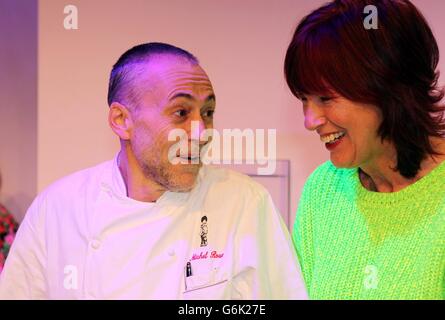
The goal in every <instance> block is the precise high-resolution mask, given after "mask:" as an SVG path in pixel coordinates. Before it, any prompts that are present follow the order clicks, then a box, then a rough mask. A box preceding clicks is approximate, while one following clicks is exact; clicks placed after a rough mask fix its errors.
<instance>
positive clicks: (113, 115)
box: [108, 102, 133, 140]
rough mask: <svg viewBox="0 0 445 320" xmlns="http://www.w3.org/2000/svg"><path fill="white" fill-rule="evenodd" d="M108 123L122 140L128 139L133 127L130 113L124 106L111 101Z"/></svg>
mask: <svg viewBox="0 0 445 320" xmlns="http://www.w3.org/2000/svg"><path fill="white" fill-rule="evenodd" d="M108 125H109V126H110V127H111V130H113V132H114V133H115V134H117V135H118V136H119V138H121V139H122V140H129V139H130V137H131V131H132V128H133V120H132V118H131V113H130V111H129V110H128V108H127V107H126V106H124V105H123V104H120V103H119V102H113V103H112V104H111V106H110V110H109V111H108Z"/></svg>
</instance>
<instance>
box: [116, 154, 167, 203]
mask: <svg viewBox="0 0 445 320" xmlns="http://www.w3.org/2000/svg"><path fill="white" fill-rule="evenodd" d="M117 159H118V167H119V171H120V173H121V175H122V178H123V180H124V183H125V187H126V190H127V197H129V198H131V199H134V200H138V201H142V202H155V201H156V200H158V199H159V198H160V197H161V196H162V195H163V194H164V192H165V191H167V190H166V189H165V188H164V187H162V186H161V185H159V184H158V183H156V182H154V181H152V180H150V179H147V178H146V177H145V175H144V174H143V171H142V168H141V167H140V166H139V164H138V162H137V161H136V159H135V158H134V157H133V156H132V154H131V153H129V152H126V151H125V150H124V149H121V151H120V152H119V155H118V158H117Z"/></svg>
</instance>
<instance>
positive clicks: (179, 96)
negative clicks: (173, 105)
mask: <svg viewBox="0 0 445 320" xmlns="http://www.w3.org/2000/svg"><path fill="white" fill-rule="evenodd" d="M177 98H186V99H189V100H195V98H193V96H192V95H191V94H188V93H184V92H179V93H176V94H175V95H174V96H172V97H171V98H170V99H168V100H169V101H172V100H175V99H177Z"/></svg>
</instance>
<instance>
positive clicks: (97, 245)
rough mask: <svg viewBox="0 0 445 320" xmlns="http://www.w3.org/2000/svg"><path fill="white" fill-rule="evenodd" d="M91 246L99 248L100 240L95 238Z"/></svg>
mask: <svg viewBox="0 0 445 320" xmlns="http://www.w3.org/2000/svg"><path fill="white" fill-rule="evenodd" d="M90 246H91V248H93V249H95V250H97V249H99V248H100V241H99V240H97V239H93V240H91V241H90Z"/></svg>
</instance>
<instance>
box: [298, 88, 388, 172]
mask: <svg viewBox="0 0 445 320" xmlns="http://www.w3.org/2000/svg"><path fill="white" fill-rule="evenodd" d="M301 101H302V102H303V110H304V126H305V127H306V129H308V130H311V131H317V133H318V134H319V136H320V140H321V141H322V143H324V144H325V146H326V148H327V149H328V150H329V151H330V158H331V162H332V163H333V164H334V165H335V166H336V167H338V168H355V167H363V166H366V165H372V164H373V163H375V162H376V161H378V160H379V158H381V156H382V155H384V154H385V150H387V144H386V143H382V141H381V138H380V137H379V136H378V134H377V130H378V128H379V126H380V123H381V121H382V116H381V113H380V110H379V109H378V108H377V107H376V106H373V105H367V104H360V103H357V102H353V101H351V100H348V99H346V98H344V97H341V96H340V95H338V94H335V95H331V96H319V95H303V96H301Z"/></svg>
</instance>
